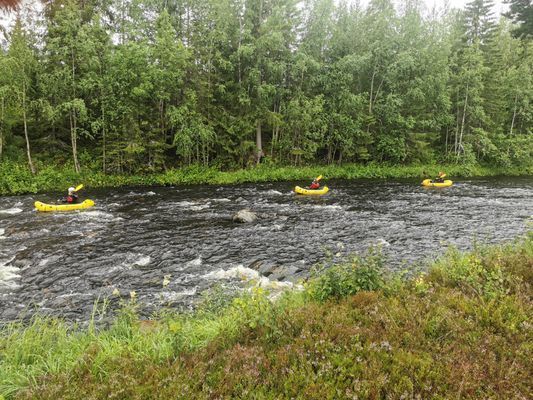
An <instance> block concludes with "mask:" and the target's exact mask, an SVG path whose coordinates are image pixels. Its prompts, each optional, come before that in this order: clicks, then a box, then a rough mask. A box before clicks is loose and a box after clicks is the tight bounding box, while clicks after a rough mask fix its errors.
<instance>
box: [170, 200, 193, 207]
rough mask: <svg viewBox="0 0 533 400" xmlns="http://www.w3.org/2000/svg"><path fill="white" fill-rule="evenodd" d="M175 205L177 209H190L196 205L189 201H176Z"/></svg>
mask: <svg viewBox="0 0 533 400" xmlns="http://www.w3.org/2000/svg"><path fill="white" fill-rule="evenodd" d="M174 204H175V205H177V206H179V207H190V206H194V205H196V203H193V202H191V201H178V202H177V203H174Z"/></svg>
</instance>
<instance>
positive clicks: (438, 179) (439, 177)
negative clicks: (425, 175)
mask: <svg viewBox="0 0 533 400" xmlns="http://www.w3.org/2000/svg"><path fill="white" fill-rule="evenodd" d="M445 177H446V174H445V173H444V172H442V171H439V174H438V175H437V177H436V178H435V179H433V182H436V183H443V182H444V178H445Z"/></svg>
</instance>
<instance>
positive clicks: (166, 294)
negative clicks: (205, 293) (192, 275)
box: [160, 287, 197, 301]
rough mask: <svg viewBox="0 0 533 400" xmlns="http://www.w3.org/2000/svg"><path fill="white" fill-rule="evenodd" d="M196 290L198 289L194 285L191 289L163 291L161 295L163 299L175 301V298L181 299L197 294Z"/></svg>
mask: <svg viewBox="0 0 533 400" xmlns="http://www.w3.org/2000/svg"><path fill="white" fill-rule="evenodd" d="M196 292H197V289H196V288H195V287H193V288H191V289H185V290H183V291H181V292H161V293H160V295H161V297H162V298H163V300H166V301H175V300H180V299H182V298H184V297H190V296H195V295H196Z"/></svg>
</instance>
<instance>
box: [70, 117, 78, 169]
mask: <svg viewBox="0 0 533 400" xmlns="http://www.w3.org/2000/svg"><path fill="white" fill-rule="evenodd" d="M69 115H70V140H71V142H72V157H73V159H74V170H75V171H76V172H77V173H79V172H80V164H79V163H78V137H77V134H76V111H73V110H72V109H71V110H70V112H69Z"/></svg>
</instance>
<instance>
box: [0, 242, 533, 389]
mask: <svg viewBox="0 0 533 400" xmlns="http://www.w3.org/2000/svg"><path fill="white" fill-rule="evenodd" d="M532 271H533V235H531V234H530V235H529V236H528V237H526V238H524V239H521V240H520V241H517V242H515V243H512V244H507V245H502V246H491V247H485V246H480V247H478V248H476V249H475V250H474V251H472V252H469V253H460V252H458V251H456V250H453V249H452V250H450V251H449V252H448V253H447V254H446V255H445V256H444V257H443V258H441V259H440V260H438V261H436V262H435V263H434V264H433V265H431V266H429V267H428V270H427V273H425V274H421V275H419V276H416V277H413V278H410V279H407V280H406V279H403V278H401V277H399V276H394V275H387V274H385V273H384V264H383V260H382V259H381V258H380V257H379V255H378V254H371V255H369V256H368V257H366V258H363V259H361V258H354V259H351V260H347V261H346V263H344V264H342V265H337V266H334V267H332V268H325V269H324V270H323V271H322V272H321V273H319V274H318V275H317V276H316V277H315V278H313V279H311V280H310V281H309V282H308V283H306V284H305V289H304V291H301V292H295V291H289V292H286V293H284V294H283V295H282V296H281V297H280V298H278V300H277V301H275V302H273V301H271V300H269V297H268V292H266V291H264V290H261V289H256V290H252V291H251V292H247V293H245V294H243V295H242V296H238V297H232V296H229V297H227V295H226V294H224V293H220V294H219V295H220V296H222V297H221V298H220V297H218V295H217V296H211V297H209V298H207V299H206V300H205V301H204V302H203V303H202V304H201V305H200V306H199V308H198V309H197V310H196V312H193V313H188V314H176V313H172V312H167V313H163V314H162V315H160V317H159V318H157V319H154V320H150V321H141V320H139V319H138V318H137V313H136V307H137V305H136V304H135V303H134V302H133V303H129V304H126V305H125V306H124V308H123V309H122V310H121V311H120V313H119V314H118V315H117V317H116V319H115V322H114V324H113V325H112V326H111V327H110V328H107V329H97V328H96V327H95V326H94V324H90V325H89V327H88V328H84V329H82V328H80V327H76V326H70V325H68V324H66V323H65V322H62V321H60V320H58V319H50V318H39V317H36V318H34V320H33V321H32V322H31V323H29V324H22V323H13V324H8V325H6V326H4V327H3V328H2V329H1V330H0V396H4V397H5V398H8V399H11V398H23V399H29V398H35V399H81V398H84V399H85V398H87V399H89V398H92V399H99V398H117V399H169V398H183V399H212V398H227V399H230V398H231V399H233V398H256V399H278V398H296V399H339V398H370V399H374V398H390V399H399V398H424V399H430V398H433V399H448V398H471V399H478V398H484V399H489V398H494V399H496V398H509V399H511V398H516V399H519V398H528V397H529V395H530V393H531V391H532V389H533V387H532V382H531V379H530V378H531V375H530V372H531V369H530V368H531V364H530V362H531V359H532V355H533V354H532V347H531V343H533V329H532V325H531V317H532V311H533V307H532V306H533V303H532V296H531V295H532V293H531V284H532V283H533V279H532V278H533V273H532ZM221 299H222V300H223V301H221Z"/></svg>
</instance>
